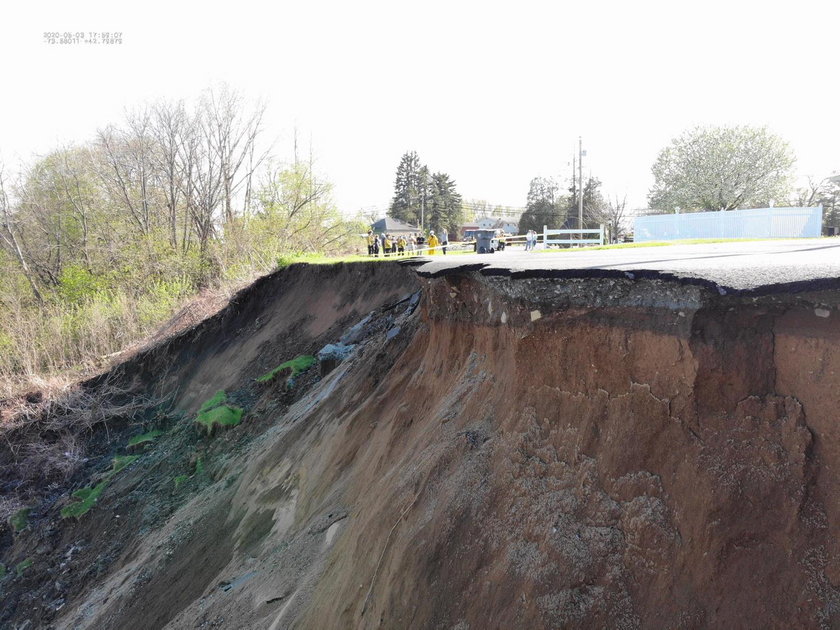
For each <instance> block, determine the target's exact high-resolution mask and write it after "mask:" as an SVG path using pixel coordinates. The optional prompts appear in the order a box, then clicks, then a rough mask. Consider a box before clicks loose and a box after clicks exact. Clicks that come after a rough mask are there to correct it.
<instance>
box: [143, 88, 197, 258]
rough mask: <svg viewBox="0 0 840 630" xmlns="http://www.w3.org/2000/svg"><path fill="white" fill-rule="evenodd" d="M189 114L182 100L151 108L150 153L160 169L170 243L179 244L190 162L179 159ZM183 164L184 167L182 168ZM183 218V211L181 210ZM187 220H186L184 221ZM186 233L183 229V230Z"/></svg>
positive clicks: (186, 131) (156, 166) (186, 133)
mask: <svg viewBox="0 0 840 630" xmlns="http://www.w3.org/2000/svg"><path fill="white" fill-rule="evenodd" d="M188 126H189V117H188V116H187V112H186V110H185V109H184V104H183V102H178V103H177V104H174V105H170V104H168V103H159V104H158V105H156V106H155V107H154V110H153V121H152V134H153V135H154V137H155V140H156V147H155V151H154V154H153V161H154V164H155V168H156V170H157V171H158V173H159V176H160V180H161V186H162V188H163V198H164V203H165V204H166V210H167V215H168V221H167V227H168V232H169V243H170V245H171V246H172V247H173V248H174V249H177V248H178V214H179V208H180V207H181V202H182V200H183V199H185V198H186V195H185V194H184V185H183V181H182V180H183V177H184V175H185V173H186V174H187V176H188V175H189V173H190V165H189V164H187V165H184V164H182V162H181V160H180V159H179V153H180V149H181V145H182V143H183V142H184V137H185V136H186V135H188V134H189V133H190V130H189V129H188ZM184 166H186V170H185V169H184ZM184 216H185V218H186V213H184ZM185 223H186V221H185ZM185 234H186V231H185ZM185 245H186V239H184V246H185Z"/></svg>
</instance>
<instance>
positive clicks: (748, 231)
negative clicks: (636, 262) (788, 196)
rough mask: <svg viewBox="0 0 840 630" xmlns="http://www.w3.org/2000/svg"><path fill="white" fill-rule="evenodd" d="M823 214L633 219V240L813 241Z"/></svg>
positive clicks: (794, 211) (772, 211) (793, 211)
mask: <svg viewBox="0 0 840 630" xmlns="http://www.w3.org/2000/svg"><path fill="white" fill-rule="evenodd" d="M822 211H823V209H822V206H817V207H816V208H756V209H753V210H729V211H726V212H689V213H686V214H657V215H651V216H647V217H637V218H636V224H635V227H634V232H633V239H634V240H635V241H637V242H638V241H642V242H643V241H673V240H676V239H683V238H816V237H818V236H820V233H821V230H822Z"/></svg>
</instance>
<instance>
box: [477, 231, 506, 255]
mask: <svg viewBox="0 0 840 630" xmlns="http://www.w3.org/2000/svg"><path fill="white" fill-rule="evenodd" d="M473 247H474V251H475V252H476V253H478V254H493V253H495V252H496V251H502V250H503V249H504V248H505V240H504V236H503V235H502V231H501V230H476V233H475V245H474V246H473Z"/></svg>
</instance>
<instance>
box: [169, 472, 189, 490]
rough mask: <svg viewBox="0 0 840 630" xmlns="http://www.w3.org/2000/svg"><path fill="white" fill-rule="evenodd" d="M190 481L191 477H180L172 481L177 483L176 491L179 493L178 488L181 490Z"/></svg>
mask: <svg viewBox="0 0 840 630" xmlns="http://www.w3.org/2000/svg"><path fill="white" fill-rule="evenodd" d="M189 479H190V476H189V475H178V476H177V477H175V479H173V480H172V481H174V482H175V491H176V492H177V491H178V488H180V487H181V486H182V485H184V484H185V483H187V481H189Z"/></svg>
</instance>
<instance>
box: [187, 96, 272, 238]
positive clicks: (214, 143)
mask: <svg viewBox="0 0 840 630" xmlns="http://www.w3.org/2000/svg"><path fill="white" fill-rule="evenodd" d="M201 110H202V111H201V114H202V123H203V124H202V130H203V132H204V136H205V140H206V146H207V150H208V151H210V152H212V153H214V154H215V156H214V159H215V161H216V162H217V164H218V177H219V178H220V179H221V185H222V201H223V211H224V221H225V223H232V222H233V219H234V217H235V214H236V212H235V210H234V198H235V197H236V195H237V194H238V192H239V191H240V189H241V188H242V187H243V185H244V186H245V196H244V197H245V204H244V207H247V204H248V202H249V199H250V191H251V178H252V177H253V174H254V172H255V170H256V169H257V168H258V167H259V165H260V164H262V162H263V161H264V160H265V158H266V156H267V155H268V151H267V150H266V151H265V152H264V153H261V154H257V153H256V148H255V147H256V142H257V137H258V135H259V133H260V131H261V130H262V119H263V115H264V114H265V105H264V104H261V103H260V104H258V105H257V106H256V107H255V108H254V110H253V111H252V112H250V113H248V114H246V113H245V111H244V103H243V99H242V97H241V96H240V95H239V94H238V93H237V92H235V91H233V90H231V89H230V88H229V87H228V86H227V85H223V86H222V87H221V88H220V89H218V90H212V89H211V90H208V91H207V92H205V94H204V97H203V98H202V102H201Z"/></svg>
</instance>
